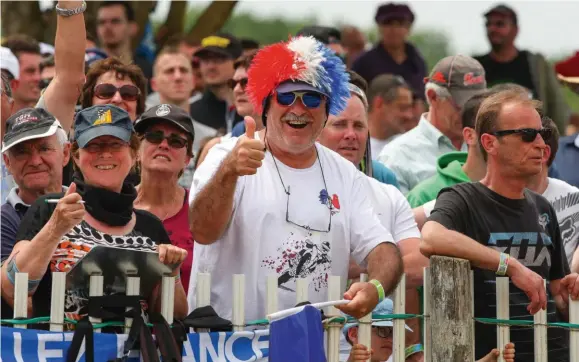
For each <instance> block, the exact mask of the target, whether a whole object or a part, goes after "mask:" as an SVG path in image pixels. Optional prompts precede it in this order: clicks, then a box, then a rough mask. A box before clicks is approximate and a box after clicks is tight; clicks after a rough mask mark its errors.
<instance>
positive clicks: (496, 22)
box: [475, 5, 570, 134]
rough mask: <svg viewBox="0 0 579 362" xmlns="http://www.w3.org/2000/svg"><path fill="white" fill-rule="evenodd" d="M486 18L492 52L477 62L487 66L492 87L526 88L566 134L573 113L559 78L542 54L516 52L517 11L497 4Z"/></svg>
mask: <svg viewBox="0 0 579 362" xmlns="http://www.w3.org/2000/svg"><path fill="white" fill-rule="evenodd" d="M484 17H485V19H486V32H487V38H488V40H489V43H490V45H491V51H490V53H488V54H485V55H482V56H477V57H475V59H476V60H478V61H479V62H480V63H481V64H482V66H483V67H484V69H485V72H486V79H487V83H488V85H489V87H492V86H494V85H495V84H499V83H515V84H519V85H522V86H523V87H526V88H527V89H529V90H530V91H531V92H532V93H533V97H534V98H535V99H538V100H540V101H541V102H542V103H543V112H544V114H545V115H547V116H549V117H551V118H552V119H553V120H554V121H555V123H556V124H557V127H558V128H559V132H560V133H561V134H565V131H566V128H567V125H568V124H569V117H570V110H569V107H568V105H567V103H566V102H565V97H564V96H563V93H562V90H561V87H560V84H559V82H558V80H557V76H556V75H555V72H554V70H553V67H552V66H551V65H550V64H549V62H547V60H546V59H545V57H543V55H541V54H538V53H532V52H530V51H527V50H519V49H517V47H516V45H515V38H516V37H517V35H518V33H519V25H518V19H517V14H516V13H515V11H514V10H513V9H511V8H510V7H508V6H506V5H497V6H495V7H493V8H492V9H490V10H489V11H487V12H486V13H485V14H484Z"/></svg>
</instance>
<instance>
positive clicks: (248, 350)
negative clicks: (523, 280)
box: [1, 257, 579, 362]
mask: <svg viewBox="0 0 579 362" xmlns="http://www.w3.org/2000/svg"><path fill="white" fill-rule="evenodd" d="M365 278H366V276H365V275H362V280H365ZM197 280H198V282H197V283H198V284H197V291H198V293H197V295H196V301H197V306H198V307H201V306H206V305H210V302H211V301H210V287H211V276H210V275H209V274H199V275H198V279H197ZM27 283H28V276H27V275H26V274H24V273H19V274H17V276H16V280H15V284H16V285H15V287H16V288H15V308H14V320H3V321H2V322H3V324H12V325H13V328H11V327H2V331H1V332H2V333H1V334H2V336H1V337H2V351H1V352H2V353H1V357H2V359H1V361H2V362H9V361H18V362H20V361H59V360H64V359H59V358H62V357H63V356H66V350H67V348H68V345H69V342H70V340H71V339H72V333H61V332H62V331H63V325H64V324H65V323H74V321H68V320H66V319H65V318H64V313H63V312H64V290H65V285H66V275H65V273H53V276H52V283H53V284H52V305H51V313H50V316H48V317H44V318H36V319H26V317H27V304H28V297H27ZM342 285H344V284H342V283H341V280H340V277H337V276H330V277H329V280H328V300H329V301H336V300H340V299H342V295H343V290H342ZM174 286H175V284H174V279H173V278H172V277H163V281H162V307H161V308H162V309H161V314H162V315H163V316H164V317H165V319H166V320H167V322H168V323H170V324H171V323H173V297H172V296H173V294H174ZM496 286H497V293H496V295H497V296H496V299H497V318H496V319H488V318H487V319H483V318H475V317H474V315H473V310H474V300H473V297H472V296H473V295H474V289H473V279H472V272H471V271H470V265H469V264H468V262H467V261H464V260H460V259H454V258H445V257H432V258H431V264H430V267H429V268H425V269H424V301H423V302H424V304H423V306H424V312H425V313H424V314H420V315H416V314H405V304H406V301H405V290H406V283H405V278H404V277H403V278H402V279H401V281H400V283H399V285H398V287H397V288H396V290H395V292H394V293H393V295H392V296H391V297H392V299H393V301H394V314H392V315H379V316H378V315H371V314H368V315H366V316H364V317H362V318H360V319H359V339H360V343H362V344H364V345H366V346H369V345H370V337H371V323H372V321H373V320H383V319H388V320H393V324H394V327H393V332H394V333H393V361H394V362H403V361H404V360H405V346H404V344H405V333H406V331H405V328H404V324H405V320H406V319H412V318H420V319H422V320H423V335H424V341H423V346H424V356H425V359H424V360H425V361H426V362H447V361H450V360H461V361H474V324H475V323H492V324H496V325H497V327H496V328H497V346H498V348H499V349H502V347H503V346H504V345H505V344H506V343H507V342H509V341H510V326H512V325H517V326H528V327H529V328H534V333H535V355H536V357H535V361H536V362H548V360H547V328H549V327H552V328H567V329H569V330H570V354H569V361H579V301H572V300H570V301H569V315H570V318H569V321H570V322H569V323H547V322H546V321H547V317H546V311H544V310H541V311H540V312H538V313H537V314H535V315H534V320H510V319H509V306H508V298H509V279H508V278H506V277H497V280H496ZM126 288H127V289H126V290H127V294H128V295H138V293H139V278H138V277H135V276H129V277H127V287H126ZM244 290H245V277H244V275H234V276H233V290H232V297H233V310H232V320H231V322H232V324H233V332H227V333H223V332H220V333H207V332H202V333H190V334H188V341H187V342H186V343H185V345H184V349H183V361H236V362H237V361H259V360H263V359H266V358H267V357H268V333H269V332H268V329H267V328H268V327H267V325H268V324H269V322H270V321H271V317H272V314H273V313H275V312H278V295H277V290H278V287H277V277H275V276H271V277H268V278H267V301H266V310H265V311H263V312H264V316H266V318H264V319H261V320H257V321H246V320H245V316H244V309H245V306H244ZM102 293H103V276H102V275H93V276H91V278H90V295H91V296H101V295H102ZM307 300H308V282H307V280H306V279H300V280H298V281H297V290H296V303H301V302H304V301H307ZM324 315H325V316H326V317H327V319H326V320H325V321H324V327H325V330H326V333H325V338H326V340H325V348H326V356H327V360H328V362H337V361H339V344H340V333H341V329H342V327H343V325H344V323H346V322H347V318H344V316H343V315H342V314H341V312H340V311H339V310H338V309H336V308H335V307H334V306H330V307H327V308H326V309H325V310H324ZM38 322H46V323H49V324H50V331H51V332H46V331H33V330H28V331H25V330H23V329H25V328H27V325H28V324H32V323H38ZM91 322H92V323H94V328H95V332H97V334H95V355H98V358H97V359H96V361H101V360H102V361H106V359H104V358H106V356H109V355H111V354H115V353H119V351H120V350H122V345H123V342H124V340H125V339H126V335H109V334H106V333H98V332H100V329H101V328H103V327H104V326H105V325H106V324H104V323H101V321H100V320H98V319H92V320H91ZM124 326H125V333H128V330H129V329H130V326H131V320H130V319H129V318H127V319H126V320H125V323H124ZM260 326H261V327H263V329H261V330H260V329H257V330H255V329H256V328H257V327H260ZM248 327H251V331H248ZM191 332H193V331H191ZM459 346H460V347H461V348H458V347H459ZM465 347H466V348H465ZM457 351H460V353H462V354H461V356H463V357H462V358H464V359H458V358H457V356H458V355H457V353H459V352H457ZM135 353H136V354H135V355H134V356H135V357H134V358H135V359H134V360H135V361H138V352H135ZM441 356H445V357H441ZM99 358H101V359H99ZM446 358H448V359H446ZM83 360H84V359H82V358H81V359H80V361H83ZM130 361H133V360H132V359H131V360H130ZM499 361H503V359H502V356H501V357H500V358H499Z"/></svg>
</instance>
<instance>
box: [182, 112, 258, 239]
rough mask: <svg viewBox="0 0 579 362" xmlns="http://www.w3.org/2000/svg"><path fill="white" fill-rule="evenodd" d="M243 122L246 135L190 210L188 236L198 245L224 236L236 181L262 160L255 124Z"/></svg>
mask: <svg viewBox="0 0 579 362" xmlns="http://www.w3.org/2000/svg"><path fill="white" fill-rule="evenodd" d="M245 122H246V133H245V135H243V136H241V137H239V140H238V141H237V144H236V145H235V147H234V148H233V150H232V151H231V152H230V153H229V154H228V155H227V156H226V157H225V159H224V160H223V162H222V163H221V165H220V166H219V168H218V169H217V171H216V172H215V174H214V175H213V176H212V177H211V179H210V180H209V181H208V182H207V184H205V185H204V186H203V187H202V188H201V190H200V191H199V193H198V194H197V195H196V196H195V198H194V200H193V203H192V205H191V208H190V210H189V226H190V228H191V233H192V234H193V236H194V238H195V241H197V242H198V243H200V244H205V245H209V244H212V243H214V242H215V241H216V240H217V239H219V237H220V236H221V235H222V234H223V232H224V231H225V228H226V227H227V224H228V223H229V219H230V217H231V213H232V211H233V201H234V196H235V187H236V185H237V180H238V179H239V177H240V176H245V175H253V174H255V173H256V172H257V169H258V168H259V167H261V161H262V160H263V159H264V157H265V145H264V143H263V142H262V141H260V140H256V139H254V135H255V121H254V120H253V119H252V118H251V117H246V119H245ZM194 183H195V181H194Z"/></svg>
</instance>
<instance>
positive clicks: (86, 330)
mask: <svg viewBox="0 0 579 362" xmlns="http://www.w3.org/2000/svg"><path fill="white" fill-rule="evenodd" d="M93 337H94V336H93V327H92V323H91V322H90V320H89V319H88V316H87V317H84V318H83V319H81V320H80V321H78V323H77V324H76V328H75V330H74V335H73V336H72V342H71V343H70V347H69V348H68V351H67V352H66V362H75V361H76V359H77V358H78V354H79V353H80V347H81V346H82V341H83V340H84V339H86V341H85V344H84V345H85V353H84V355H85V357H84V360H85V361H86V362H94V339H93Z"/></svg>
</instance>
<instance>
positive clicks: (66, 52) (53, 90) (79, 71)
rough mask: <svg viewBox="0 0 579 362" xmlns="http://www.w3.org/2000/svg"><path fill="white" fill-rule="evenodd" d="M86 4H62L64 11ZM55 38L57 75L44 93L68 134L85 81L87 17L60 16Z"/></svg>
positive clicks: (69, 2) (76, 2) (52, 111)
mask: <svg viewBox="0 0 579 362" xmlns="http://www.w3.org/2000/svg"><path fill="white" fill-rule="evenodd" d="M81 6H83V1H59V2H58V7H59V8H61V9H70V10H73V9H77V8H80V7H81ZM56 21H57V23H56V24H57V25H56V39H55V54H54V65H55V76H54V79H53V80H52V81H51V82H50V84H49V85H48V87H47V88H46V90H45V91H44V94H43V98H44V107H45V108H46V110H47V111H48V112H50V113H52V114H53V115H54V116H55V117H56V118H57V119H58V120H59V121H60V123H61V124H62V127H63V128H64V130H65V131H66V132H68V131H69V130H70V128H71V126H72V122H73V117H74V109H75V106H76V103H77V100H78V97H79V96H80V92H81V89H82V85H83V84H84V82H85V76H84V56H85V48H86V29H85V23H84V14H82V13H80V14H76V15H72V16H67V17H64V16H60V15H57V20H56Z"/></svg>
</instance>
